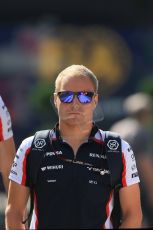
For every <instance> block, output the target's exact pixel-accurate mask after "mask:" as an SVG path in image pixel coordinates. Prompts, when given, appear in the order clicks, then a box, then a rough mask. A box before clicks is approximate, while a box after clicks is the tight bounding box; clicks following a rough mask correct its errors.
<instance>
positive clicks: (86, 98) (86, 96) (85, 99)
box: [78, 92, 94, 104]
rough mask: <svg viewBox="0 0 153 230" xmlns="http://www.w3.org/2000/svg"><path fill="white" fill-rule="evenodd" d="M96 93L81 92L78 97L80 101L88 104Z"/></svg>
mask: <svg viewBox="0 0 153 230" xmlns="http://www.w3.org/2000/svg"><path fill="white" fill-rule="evenodd" d="M93 95H94V93H93V92H79V94H78V99H79V101H80V103H82V104H87V103H90V102H91V101H92V97H93Z"/></svg>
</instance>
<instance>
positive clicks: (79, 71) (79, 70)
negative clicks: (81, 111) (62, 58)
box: [55, 65, 98, 93]
mask: <svg viewBox="0 0 153 230" xmlns="http://www.w3.org/2000/svg"><path fill="white" fill-rule="evenodd" d="M66 76H76V77H78V76H81V77H86V78H89V79H90V80H91V81H92V83H93V86H94V89H95V92H96V93H97V91H98V80H97V77H96V76H95V74H94V73H93V72H92V71H91V70H90V69H88V68H87V67H85V66H83V65H71V66H68V67H67V68H65V69H64V70H62V72H60V73H59V75H58V76H57V78H56V81H55V92H56V93H57V92H58V88H59V87H60V84H61V81H62V79H63V77H66Z"/></svg>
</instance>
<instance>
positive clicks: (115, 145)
mask: <svg viewBox="0 0 153 230" xmlns="http://www.w3.org/2000/svg"><path fill="white" fill-rule="evenodd" d="M107 146H108V148H109V149H111V150H117V149H118V147H119V143H118V142H117V141H116V140H109V141H108V143H107Z"/></svg>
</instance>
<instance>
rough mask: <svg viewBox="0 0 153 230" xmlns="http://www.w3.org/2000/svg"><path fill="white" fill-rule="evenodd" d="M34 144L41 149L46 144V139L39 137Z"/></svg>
mask: <svg viewBox="0 0 153 230" xmlns="http://www.w3.org/2000/svg"><path fill="white" fill-rule="evenodd" d="M34 145H35V147H36V148H38V149H41V148H43V147H44V146H45V145H46V141H45V139H40V138H38V139H37V140H35V142H34Z"/></svg>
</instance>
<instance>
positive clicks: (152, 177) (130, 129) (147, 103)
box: [111, 92, 153, 228]
mask: <svg viewBox="0 0 153 230" xmlns="http://www.w3.org/2000/svg"><path fill="white" fill-rule="evenodd" d="M123 109H124V111H125V113H126V115H127V116H126V117H125V118H123V119H122V120H119V121H117V122H116V123H114V124H113V125H112V127H111V130H112V131H114V132H119V133H120V135H121V137H122V138H124V139H125V140H126V141H128V143H129V144H130V145H131V146H132V148H133V150H134V153H135V157H136V160H137V167H138V171H139V176H140V180H141V186H140V191H141V203H142V211H143V217H144V218H143V227H145V228H147V227H150V228H151V227H153V218H152V213H153V173H152V172H153V135H152V132H151V127H152V126H151V124H152V122H153V106H152V97H151V96H150V95H148V94H146V93H143V92H137V93H135V94H132V95H129V96H128V97H127V98H125V100H124V103H123Z"/></svg>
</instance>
